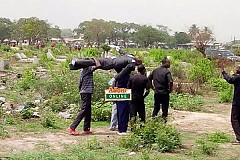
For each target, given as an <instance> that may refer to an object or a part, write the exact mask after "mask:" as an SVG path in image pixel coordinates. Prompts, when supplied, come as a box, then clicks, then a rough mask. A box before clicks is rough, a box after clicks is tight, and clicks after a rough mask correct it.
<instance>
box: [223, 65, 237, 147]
mask: <svg viewBox="0 0 240 160" xmlns="http://www.w3.org/2000/svg"><path fill="white" fill-rule="evenodd" d="M220 67H221V70H222V75H223V77H224V79H225V80H226V81H227V82H228V83H230V84H233V85H234V95H233V101H232V110H231V124H232V128H233V131H234V133H235V136H236V141H234V144H240V98H239V95H240V65H238V66H237V68H236V73H235V74H234V75H233V76H232V77H230V76H229V75H228V74H227V73H226V72H225V71H224V64H223V63H222V64H221V66H220Z"/></svg>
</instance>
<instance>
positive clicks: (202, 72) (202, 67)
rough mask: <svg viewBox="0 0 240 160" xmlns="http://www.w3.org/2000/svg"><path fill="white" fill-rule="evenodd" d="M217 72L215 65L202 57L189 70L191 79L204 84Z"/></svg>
mask: <svg viewBox="0 0 240 160" xmlns="http://www.w3.org/2000/svg"><path fill="white" fill-rule="evenodd" d="M214 72H215V66H213V64H212V63H211V61H210V60H208V59H201V60H198V61H196V63H195V64H194V65H193V66H192V67H190V70H189V73H188V74H189V79H190V80H192V81H194V82H197V83H199V84H203V83H205V82H207V80H208V79H210V78H211V77H212V76H213V74H214Z"/></svg>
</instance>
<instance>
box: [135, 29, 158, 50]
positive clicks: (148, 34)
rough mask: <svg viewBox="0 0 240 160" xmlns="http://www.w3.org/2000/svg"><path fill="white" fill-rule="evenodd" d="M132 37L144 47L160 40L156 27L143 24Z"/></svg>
mask: <svg viewBox="0 0 240 160" xmlns="http://www.w3.org/2000/svg"><path fill="white" fill-rule="evenodd" d="M134 39H135V41H136V42H137V43H139V44H140V45H142V46H144V47H149V46H150V45H153V44H154V43H158V42H160V41H162V35H161V33H160V32H159V31H158V30H157V29H156V28H153V27H152V26H146V25H143V26H141V27H140V28H139V30H138V31H137V32H136V33H135V36H134Z"/></svg>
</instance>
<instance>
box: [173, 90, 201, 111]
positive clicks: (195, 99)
mask: <svg viewBox="0 0 240 160" xmlns="http://www.w3.org/2000/svg"><path fill="white" fill-rule="evenodd" d="M170 96H171V97H170V106H171V107H172V108H173V109H176V110H184V111H200V110H201V106H202V104H203V103H204V102H203V100H202V97H201V96H200V95H196V96H193V95H190V94H176V93H174V94H171V95H170Z"/></svg>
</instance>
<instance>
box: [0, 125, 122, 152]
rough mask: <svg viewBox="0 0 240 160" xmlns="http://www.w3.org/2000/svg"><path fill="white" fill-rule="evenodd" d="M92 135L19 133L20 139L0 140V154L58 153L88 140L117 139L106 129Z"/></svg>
mask: <svg viewBox="0 0 240 160" xmlns="http://www.w3.org/2000/svg"><path fill="white" fill-rule="evenodd" d="M93 131H94V134H91V135H83V134H81V135H79V136H72V135H69V134H68V133H67V132H65V131H62V132H58V133H46V134H35V133H31V134H26V135H24V133H20V134H19V135H21V137H19V136H18V137H12V138H7V139H4V140H0V146H1V148H0V154H6V153H19V152H22V151H33V150H39V149H46V147H49V148H50V150H53V151H56V152H60V151H62V150H63V149H64V146H65V145H66V144H76V143H86V142H87V141H88V140H91V139H93V138H94V137H97V138H98V139H99V140H100V141H110V142H111V141H115V140H116V138H117V137H118V136H117V134H116V131H109V130H108V128H106V127H104V128H97V129H94V130H93Z"/></svg>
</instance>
